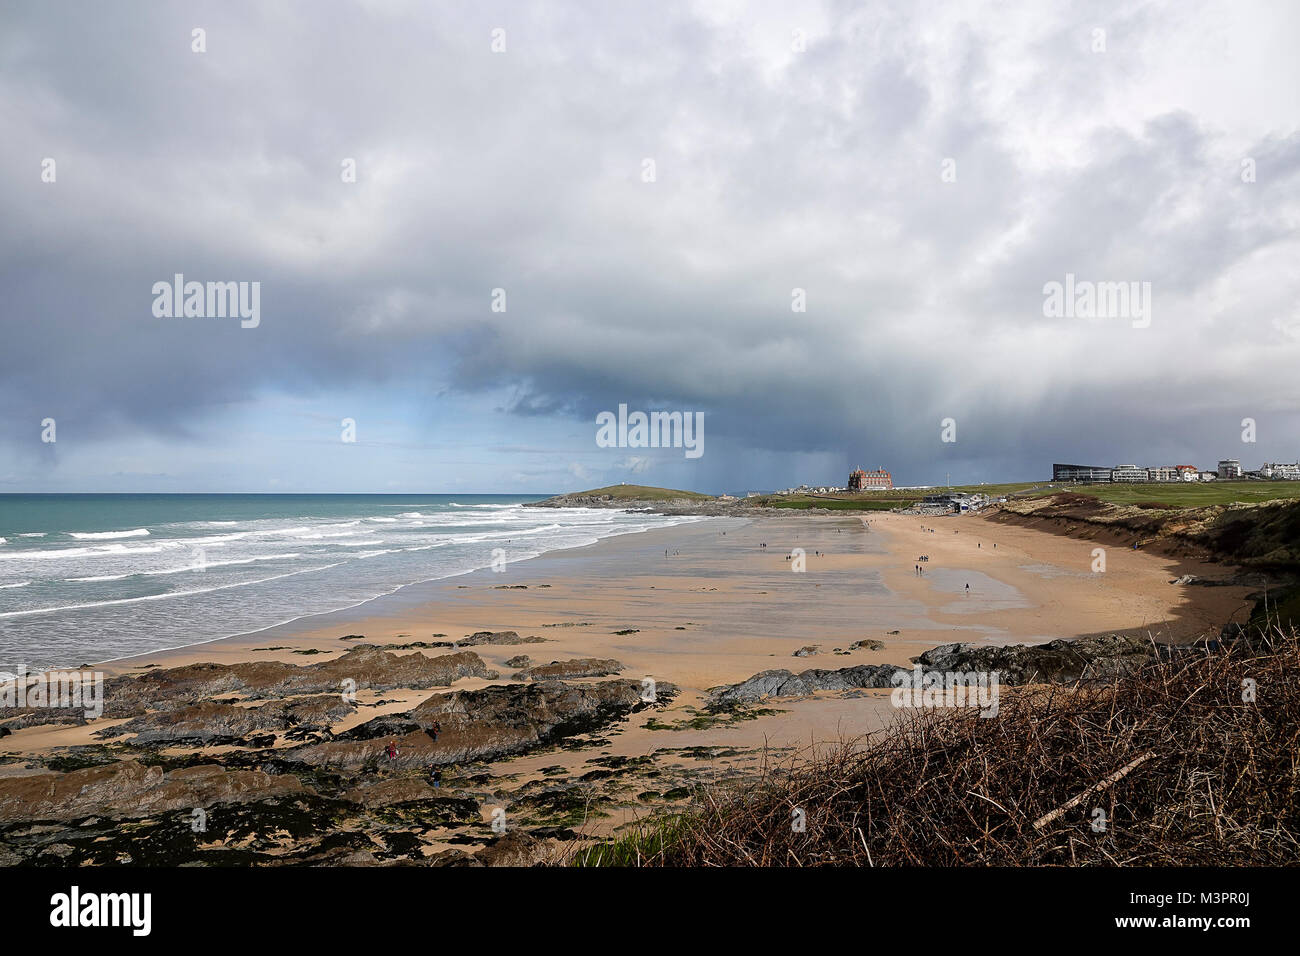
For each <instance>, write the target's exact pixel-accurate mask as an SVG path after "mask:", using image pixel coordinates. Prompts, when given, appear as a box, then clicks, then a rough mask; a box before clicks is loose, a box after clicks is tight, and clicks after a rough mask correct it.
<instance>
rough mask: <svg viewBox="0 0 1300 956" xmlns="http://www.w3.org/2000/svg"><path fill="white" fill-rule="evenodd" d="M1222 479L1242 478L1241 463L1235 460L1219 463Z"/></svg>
mask: <svg viewBox="0 0 1300 956" xmlns="http://www.w3.org/2000/svg"><path fill="white" fill-rule="evenodd" d="M1219 477H1220V478H1240V477H1241V462H1239V461H1238V460H1237V459H1235V458H1225V459H1223V460H1222V461H1220V462H1219Z"/></svg>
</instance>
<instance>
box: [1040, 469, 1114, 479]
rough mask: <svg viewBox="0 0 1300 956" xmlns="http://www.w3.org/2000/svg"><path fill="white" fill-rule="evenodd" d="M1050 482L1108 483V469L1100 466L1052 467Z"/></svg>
mask: <svg viewBox="0 0 1300 956" xmlns="http://www.w3.org/2000/svg"><path fill="white" fill-rule="evenodd" d="M1052 481H1110V469H1109V468H1103V467H1102V466H1101V465H1053V466H1052Z"/></svg>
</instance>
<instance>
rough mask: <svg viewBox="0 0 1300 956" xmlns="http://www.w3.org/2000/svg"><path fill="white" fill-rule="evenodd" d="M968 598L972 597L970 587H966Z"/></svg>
mask: <svg viewBox="0 0 1300 956" xmlns="http://www.w3.org/2000/svg"><path fill="white" fill-rule="evenodd" d="M966 596H967V597H970V585H969V584H968V585H966Z"/></svg>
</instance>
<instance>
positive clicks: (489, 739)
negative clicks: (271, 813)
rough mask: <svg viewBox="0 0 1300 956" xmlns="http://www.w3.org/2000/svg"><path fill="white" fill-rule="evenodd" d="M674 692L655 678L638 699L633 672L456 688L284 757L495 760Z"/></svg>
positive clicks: (397, 762) (325, 762)
mask: <svg viewBox="0 0 1300 956" xmlns="http://www.w3.org/2000/svg"><path fill="white" fill-rule="evenodd" d="M676 692H677V688H676V687H674V686H673V685H671V684H662V683H661V684H658V685H657V687H656V701H655V702H654V703H647V702H645V701H643V700H641V694H642V688H641V684H640V683H639V682H638V681H630V680H612V681H602V682H599V683H594V684H564V683H562V682H560V681H542V682H538V683H534V684H507V685H504V686H495V687H485V688H483V689H482V690H474V691H468V690H466V691H453V692H451V693H447V694H436V695H434V696H433V697H430V698H429V699H428V700H426V701H424V702H423V703H421V704H419V705H418V706H416V707H415V708H413V709H412V710H410V711H407V712H405V713H400V714H387V715H384V716H381V717H376V718H374V719H373V720H369V721H366V722H365V723H364V724H360V725H359V726H357V727H354V728H352V729H351V730H349V731H346V732H344V733H341V734H339V735H338V736H337V738H336V739H334V740H332V741H327V742H323V743H318V744H310V745H306V746H303V747H298V748H294V749H292V750H289V751H286V752H285V753H284V754H283V759H284V760H285V761H286V762H288V763H290V764H293V763H299V764H309V765H313V766H329V767H342V768H357V767H362V766H365V765H366V764H368V763H371V762H375V763H378V764H380V765H382V766H386V767H394V768H403V767H427V766H432V765H447V764H452V763H464V762H467V761H471V760H494V759H498V758H501V757H506V756H512V755H515V754H521V753H526V752H528V751H530V750H534V749H536V748H538V747H542V746H545V745H548V744H552V743H557V742H559V741H561V740H563V739H565V738H567V737H573V736H577V735H580V734H587V733H591V732H593V731H597V730H601V729H603V728H605V727H607V726H609V725H610V724H612V723H614V722H615V721H618V720H622V719H623V718H625V717H627V716H628V715H629V714H632V713H634V712H636V711H640V710H642V709H644V708H646V707H653V706H662V705H663V704H665V703H667V702H668V701H670V700H671V699H672V698H673V696H674V695H675V694H676ZM435 725H436V727H437V729H436V730H435ZM389 744H392V745H394V746H395V747H396V748H397V754H398V756H397V757H396V758H395V759H393V758H390V757H389V756H388V755H387V748H388V746H389Z"/></svg>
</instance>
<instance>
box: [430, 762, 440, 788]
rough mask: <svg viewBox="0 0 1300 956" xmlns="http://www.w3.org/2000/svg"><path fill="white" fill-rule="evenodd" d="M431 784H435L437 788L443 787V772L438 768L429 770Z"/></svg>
mask: <svg viewBox="0 0 1300 956" xmlns="http://www.w3.org/2000/svg"><path fill="white" fill-rule="evenodd" d="M429 783H431V784H433V785H434V786H435V787H441V786H442V771H441V770H439V769H438V768H437V767H430V768H429Z"/></svg>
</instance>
